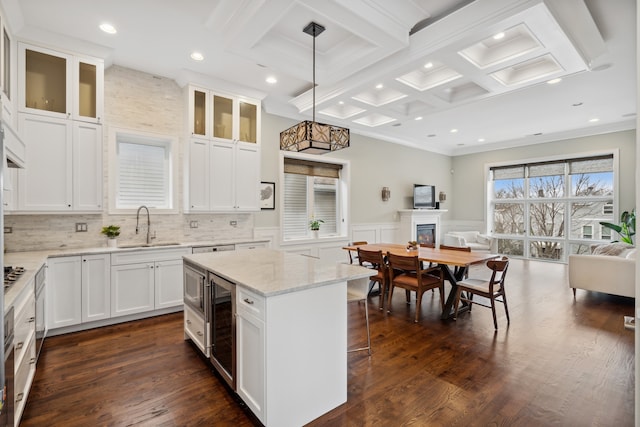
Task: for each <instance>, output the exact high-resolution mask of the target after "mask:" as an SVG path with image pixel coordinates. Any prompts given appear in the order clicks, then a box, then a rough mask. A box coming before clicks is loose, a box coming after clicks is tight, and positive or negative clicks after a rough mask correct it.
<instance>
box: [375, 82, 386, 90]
mask: <svg viewBox="0 0 640 427" xmlns="http://www.w3.org/2000/svg"><path fill="white" fill-rule="evenodd" d="M383 87H384V85H383V84H382V83H378V84H377V85H376V89H382V88H383Z"/></svg>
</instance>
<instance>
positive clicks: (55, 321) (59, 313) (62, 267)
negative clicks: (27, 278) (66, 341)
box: [46, 256, 82, 329]
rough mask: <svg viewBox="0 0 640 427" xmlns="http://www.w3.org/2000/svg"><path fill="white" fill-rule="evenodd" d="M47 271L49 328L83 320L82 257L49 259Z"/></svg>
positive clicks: (78, 322) (69, 324) (73, 323)
mask: <svg viewBox="0 0 640 427" xmlns="http://www.w3.org/2000/svg"><path fill="white" fill-rule="evenodd" d="M48 264H49V271H48V272H47V281H48V284H47V286H48V289H47V294H46V298H47V316H48V317H47V325H48V328H49V329H54V328H61V327H63V326H72V325H78V324H80V323H81V322H82V298H81V295H82V275H81V268H80V257H79V256H73V257H62V258H50V259H49V262H48Z"/></svg>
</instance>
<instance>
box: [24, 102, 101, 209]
mask: <svg viewBox="0 0 640 427" xmlns="http://www.w3.org/2000/svg"><path fill="white" fill-rule="evenodd" d="M19 130H20V134H21V136H22V139H23V140H24V141H25V144H26V145H27V147H28V155H27V156H28V157H27V163H28V168H26V169H20V170H19V172H18V209H17V210H19V211H24V212H30V211H31V212H43V211H44V212H96V211H98V212H99V211H101V210H102V182H103V181H102V180H103V171H102V126H101V125H95V124H91V123H83V122H76V121H71V120H65V119H58V118H52V117H44V116H39V115H34V114H24V113H21V114H20V116H19Z"/></svg>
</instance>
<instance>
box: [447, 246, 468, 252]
mask: <svg viewBox="0 0 640 427" xmlns="http://www.w3.org/2000/svg"><path fill="white" fill-rule="evenodd" d="M440 249H446V250H448V251H462V252H471V248H470V247H469V246H447V245H440Z"/></svg>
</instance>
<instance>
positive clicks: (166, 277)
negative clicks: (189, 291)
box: [155, 259, 184, 310]
mask: <svg viewBox="0 0 640 427" xmlns="http://www.w3.org/2000/svg"><path fill="white" fill-rule="evenodd" d="M182 266H183V262H182V259H177V260H174V261H158V262H156V263H155V309H156V310H158V309H161V308H167V307H179V306H181V305H182V303H183V300H184V295H183V290H182V280H183V277H182Z"/></svg>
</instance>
